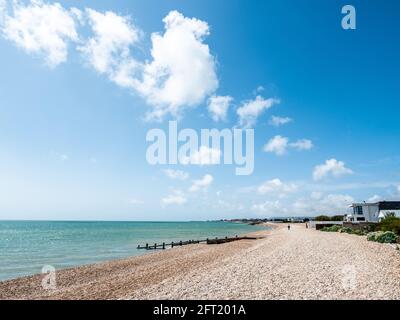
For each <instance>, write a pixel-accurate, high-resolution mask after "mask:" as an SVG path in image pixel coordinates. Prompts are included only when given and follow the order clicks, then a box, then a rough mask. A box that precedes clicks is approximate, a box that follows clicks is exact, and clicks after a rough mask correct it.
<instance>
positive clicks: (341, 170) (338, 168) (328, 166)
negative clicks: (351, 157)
mask: <svg viewBox="0 0 400 320" xmlns="http://www.w3.org/2000/svg"><path fill="white" fill-rule="evenodd" d="M352 173H353V171H352V170H350V169H349V168H346V167H345V164H344V162H343V161H338V160H336V159H329V160H326V161H325V163H324V164H321V165H318V166H316V167H315V168H314V172H313V178H314V180H321V179H323V178H325V177H326V176H328V175H332V176H334V177H339V176H343V175H346V174H352Z"/></svg>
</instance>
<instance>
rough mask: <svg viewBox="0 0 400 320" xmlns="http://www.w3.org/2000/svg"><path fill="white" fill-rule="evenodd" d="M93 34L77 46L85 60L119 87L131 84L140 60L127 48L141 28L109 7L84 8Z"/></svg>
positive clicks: (130, 85)
mask: <svg viewBox="0 0 400 320" xmlns="http://www.w3.org/2000/svg"><path fill="white" fill-rule="evenodd" d="M86 16H87V19H88V21H89V25H90V26H91V28H92V30H93V37H91V38H89V39H87V40H86V41H85V43H84V44H83V45H82V46H79V47H78V50H79V51H81V52H82V53H83V55H84V57H85V58H86V60H87V61H88V63H89V64H90V65H91V66H92V67H93V68H94V69H95V70H96V71H97V72H99V73H100V74H106V75H107V76H108V78H109V79H110V80H111V81H113V82H115V83H116V84H117V85H119V86H121V87H127V88H133V87H134V85H135V81H136V80H135V78H134V77H133V76H134V74H135V72H137V70H138V68H139V67H140V64H139V63H138V62H137V61H136V60H135V59H133V58H132V57H131V55H130V48H131V47H132V46H133V45H134V44H136V43H137V42H138V40H139V36H140V33H141V31H140V30H139V29H138V28H136V27H135V26H134V25H133V24H132V23H131V21H130V19H129V17H123V16H119V15H117V14H115V13H114V12H112V11H107V12H106V13H101V12H97V11H96V10H93V9H86Z"/></svg>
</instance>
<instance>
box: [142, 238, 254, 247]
mask: <svg viewBox="0 0 400 320" xmlns="http://www.w3.org/2000/svg"><path fill="white" fill-rule="evenodd" d="M257 239H260V238H256V237H238V236H235V237H233V238H228V237H225V238H218V237H217V238H213V239H209V238H207V239H204V240H187V241H178V242H170V243H165V242H163V243H158V244H157V243H154V244H149V243H146V244H145V245H142V246H141V245H138V246H137V249H145V250H157V249H160V250H165V249H167V248H174V247H180V246H187V245H190V244H199V243H205V244H222V243H228V242H232V241H238V240H257Z"/></svg>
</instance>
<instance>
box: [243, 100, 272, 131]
mask: <svg viewBox="0 0 400 320" xmlns="http://www.w3.org/2000/svg"><path fill="white" fill-rule="evenodd" d="M279 103H280V100H278V99H275V98H269V99H264V98H263V97H262V96H257V97H256V98H255V99H254V100H250V101H246V102H244V103H243V104H242V106H241V107H240V108H238V109H237V111H236V112H237V114H238V116H239V125H240V126H242V127H245V128H250V127H253V126H254V125H255V124H256V122H257V118H258V117H259V116H260V115H261V114H262V113H263V112H264V111H265V110H267V109H269V108H271V107H272V106H274V105H276V104H279Z"/></svg>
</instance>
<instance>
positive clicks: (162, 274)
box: [0, 224, 400, 300]
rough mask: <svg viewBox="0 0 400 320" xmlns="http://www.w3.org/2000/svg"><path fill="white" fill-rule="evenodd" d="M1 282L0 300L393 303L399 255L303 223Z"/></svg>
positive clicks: (398, 294) (399, 283)
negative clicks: (46, 285) (49, 278)
mask: <svg viewBox="0 0 400 320" xmlns="http://www.w3.org/2000/svg"><path fill="white" fill-rule="evenodd" d="M272 226H273V228H272V229H271V230H264V231H258V232H256V233H252V234H251V236H257V237H263V238H262V239H258V240H241V241H235V242H231V243H225V244H220V245H206V244H196V245H189V246H184V247H178V248H174V249H169V250H164V251H158V252H155V253H149V254H146V255H143V256H138V257H132V258H128V259H123V260H115V261H110V262H105V263H98V264H92V265H86V266H81V267H76V268H71V269H65V270H60V271H57V272H56V287H55V289H50V290H49V289H47V290H45V289H43V287H42V278H43V275H35V276H29V277H23V278H18V279H14V280H8V281H3V282H0V299H135V300H136V299H400V272H399V271H400V251H399V250H396V249H395V248H394V247H393V246H390V245H387V244H380V243H375V242H369V241H367V240H366V237H364V236H356V235H349V234H341V233H329V232H321V231H316V230H312V229H307V228H306V227H305V225H304V224H292V226H291V230H288V229H287V225H286V224H285V225H280V224H275V225H272Z"/></svg>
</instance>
